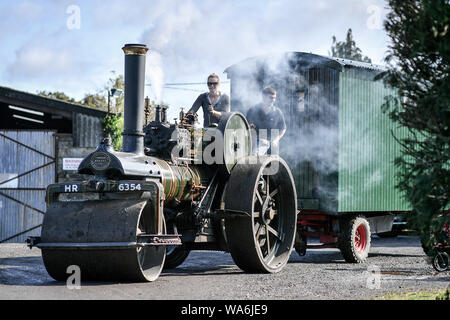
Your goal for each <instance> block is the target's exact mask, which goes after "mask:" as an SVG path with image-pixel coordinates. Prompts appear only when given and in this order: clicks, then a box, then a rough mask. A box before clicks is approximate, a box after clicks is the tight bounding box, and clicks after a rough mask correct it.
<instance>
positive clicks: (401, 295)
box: [375, 287, 450, 300]
mask: <svg viewBox="0 0 450 320" xmlns="http://www.w3.org/2000/svg"><path fill="white" fill-rule="evenodd" d="M449 295H450V287H448V288H447V289H434V290H420V291H410V292H391V293H388V294H386V295H384V296H381V297H377V298H375V300H449Z"/></svg>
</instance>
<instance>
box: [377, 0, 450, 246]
mask: <svg viewBox="0 0 450 320" xmlns="http://www.w3.org/2000/svg"><path fill="white" fill-rule="evenodd" d="M388 4H389V7H390V12H389V13H388V15H387V17H386V21H385V23H384V27H385V29H386V31H387V33H388V35H389V37H390V39H391V42H390V45H389V51H388V55H387V57H386V62H387V64H388V68H389V70H388V71H387V73H386V74H385V76H384V79H385V83H386V84H388V85H390V86H392V87H394V88H396V89H398V96H396V97H394V96H391V97H389V98H388V99H387V100H386V103H385V105H384V107H385V108H386V110H388V111H389V114H390V117H391V118H392V119H393V120H394V121H395V122H396V123H398V124H399V125H400V126H401V127H405V128H407V129H408V131H409V135H408V137H407V138H403V139H399V142H400V143H401V145H402V156H401V157H399V158H397V159H396V165H397V166H398V167H399V169H400V170H399V176H398V178H399V183H398V188H400V190H402V191H404V193H405V196H406V198H407V200H408V201H409V202H410V203H411V205H412V208H413V215H412V217H411V221H412V222H413V223H414V225H415V226H416V227H417V228H418V232H419V234H420V236H421V240H422V243H424V244H425V245H426V246H430V245H431V244H432V243H435V242H436V241H439V235H440V234H441V228H442V226H443V224H444V222H445V221H447V223H448V220H449V216H448V215H446V214H445V210H446V209H447V210H448V207H449V197H450V78H449V73H450V38H449V37H450V30H449V24H450V4H449V1H448V0H408V1H405V0H389V1H388Z"/></svg>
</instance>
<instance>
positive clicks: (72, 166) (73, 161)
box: [63, 158, 83, 171]
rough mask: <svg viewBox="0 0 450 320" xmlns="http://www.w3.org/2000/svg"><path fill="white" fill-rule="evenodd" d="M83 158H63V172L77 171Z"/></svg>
mask: <svg viewBox="0 0 450 320" xmlns="http://www.w3.org/2000/svg"><path fill="white" fill-rule="evenodd" d="M82 160H83V158H63V170H75V171H76V170H78V166H79V165H80V163H81V161H82Z"/></svg>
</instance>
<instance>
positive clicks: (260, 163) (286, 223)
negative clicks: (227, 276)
mask: <svg viewBox="0 0 450 320" xmlns="http://www.w3.org/2000/svg"><path fill="white" fill-rule="evenodd" d="M225 192H226V193H225V211H226V212H227V214H229V217H227V218H226V220H225V231H226V236H227V244H228V247H229V250H230V253H231V256H232V258H233V260H234V262H235V263H236V264H237V265H238V267H240V268H241V269H243V270H244V271H247V272H267V273H275V272H279V271H280V270H281V269H282V268H283V267H284V266H285V265H286V263H287V261H288V260H289V256H290V254H291V250H292V247H293V244H294V240H295V233H296V224H297V197H296V191H295V185H294V180H293V178H292V174H291V172H290V170H289V168H288V166H287V164H286V163H285V161H284V160H283V159H281V158H280V157H275V156H266V157H253V156H251V157H248V158H246V159H243V160H241V161H239V162H238V163H237V165H236V167H235V168H234V169H233V171H232V172H231V177H230V180H229V183H228V185H227V188H226V190H225Z"/></svg>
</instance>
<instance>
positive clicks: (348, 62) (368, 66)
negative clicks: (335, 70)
mask: <svg viewBox="0 0 450 320" xmlns="http://www.w3.org/2000/svg"><path fill="white" fill-rule="evenodd" d="M327 58H328V59H331V60H334V61H337V62H339V63H340V64H341V65H342V66H344V67H354V68H363V69H370V70H376V71H386V68H385V67H383V66H380V65H377V64H373V63H368V62H362V61H355V60H349V59H342V58H337V57H327Z"/></svg>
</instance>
